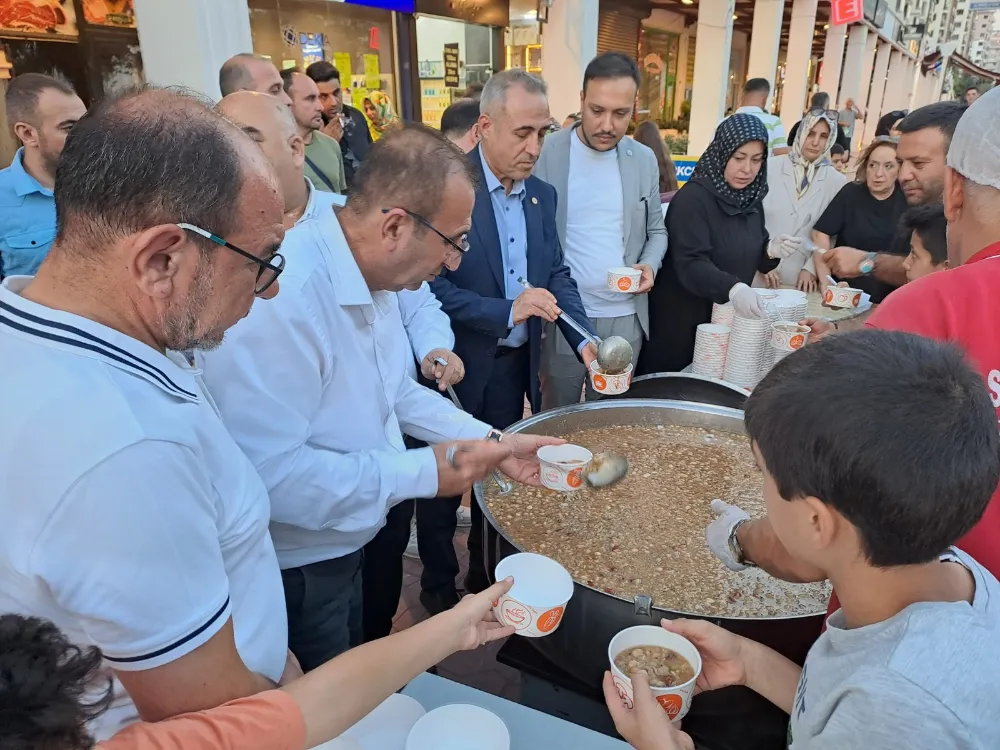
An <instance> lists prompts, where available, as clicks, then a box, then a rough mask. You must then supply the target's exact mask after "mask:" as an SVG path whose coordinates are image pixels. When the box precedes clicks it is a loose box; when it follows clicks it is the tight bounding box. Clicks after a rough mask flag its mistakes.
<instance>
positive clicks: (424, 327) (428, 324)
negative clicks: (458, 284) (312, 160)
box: [296, 177, 455, 380]
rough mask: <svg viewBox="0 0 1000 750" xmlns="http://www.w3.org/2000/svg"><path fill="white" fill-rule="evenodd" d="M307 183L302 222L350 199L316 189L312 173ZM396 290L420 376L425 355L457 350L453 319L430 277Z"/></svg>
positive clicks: (412, 370)
mask: <svg viewBox="0 0 1000 750" xmlns="http://www.w3.org/2000/svg"><path fill="white" fill-rule="evenodd" d="M306 183H308V185H309V201H308V203H307V204H306V210H305V211H303V213H302V218H301V219H299V221H298V222H296V223H298V224H300V223H302V222H303V221H307V220H308V219H318V218H322V217H324V216H326V215H327V214H328V213H331V212H332V211H333V207H334V206H343V205H344V204H345V203H347V196H346V195H340V194H339V193H326V192H323V191H322V190H316V188H314V187H313V184H312V183H311V182H309V178H308V177H307V178H306ZM396 294H397V296H398V297H399V312H400V313H401V314H402V316H403V326H404V327H405V328H406V335H407V337H408V338H409V339H410V345H411V346H412V347H413V357H412V358H411V359H410V361H409V370H408V372H409V373H410V377H412V378H413V379H414V380H416V379H417V362H422V361H423V359H424V357H426V356H427V355H428V354H430V353H431V352H432V351H434V350H435V349H447V350H448V351H453V350H454V349H455V334H454V332H453V331H452V330H451V320H450V319H449V318H448V316H447V314H446V313H445V312H444V310H442V309H441V303H440V302H439V301H438V298H437V297H435V296H434V292H432V291H431V287H430V284H428V283H427V282H426V281H425V282H424V283H422V284H421V285H420V288H419V289H417V290H415V291H410V290H409V289H404V290H403V291H401V292H397V293H396Z"/></svg>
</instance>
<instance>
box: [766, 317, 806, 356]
mask: <svg viewBox="0 0 1000 750" xmlns="http://www.w3.org/2000/svg"><path fill="white" fill-rule="evenodd" d="M808 340H809V328H808V327H807V326H803V325H799V324H798V323H795V322H794V321H791V320H781V321H778V322H777V323H774V324H772V325H771V346H773V347H774V348H775V349H777V350H778V351H781V352H797V351H798V350H799V349H801V348H802V347H803V346H805V345H806V342H807V341H808Z"/></svg>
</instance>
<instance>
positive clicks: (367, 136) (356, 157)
mask: <svg viewBox="0 0 1000 750" xmlns="http://www.w3.org/2000/svg"><path fill="white" fill-rule="evenodd" d="M344 115H345V116H346V117H347V123H346V124H345V125H344V136H343V137H342V138H341V139H340V151H341V153H343V155H344V179H345V180H346V181H347V186H348V187H350V186H351V184H352V183H353V182H354V175H355V173H356V172H357V171H358V167H360V166H361V162H363V161H364V160H365V157H366V156H368V150H369V149H370V148H371V147H372V134H371V132H369V130H368V121H367V120H366V119H365V116H364V113H362V111H361V110H360V109H355V108H354V107H352V106H351V105H349V104H345V105H344Z"/></svg>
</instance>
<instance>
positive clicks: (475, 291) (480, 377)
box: [418, 69, 600, 612]
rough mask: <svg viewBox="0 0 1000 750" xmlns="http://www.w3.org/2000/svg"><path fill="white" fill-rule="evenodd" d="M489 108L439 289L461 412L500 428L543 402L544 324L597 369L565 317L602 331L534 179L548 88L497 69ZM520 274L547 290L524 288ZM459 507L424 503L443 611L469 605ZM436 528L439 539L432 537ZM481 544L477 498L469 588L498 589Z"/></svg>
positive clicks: (425, 543)
mask: <svg viewBox="0 0 1000 750" xmlns="http://www.w3.org/2000/svg"><path fill="white" fill-rule="evenodd" d="M480 107H481V110H482V115H481V116H480V121H479V127H480V131H481V133H482V143H481V144H480V146H479V148H477V149H476V150H474V151H473V152H472V153H471V154H470V155H469V158H470V159H471V160H472V165H473V169H474V170H475V172H476V173H477V174H478V176H479V184H478V187H477V190H476V205H475V208H474V209H473V213H472V231H471V233H470V235H469V244H470V246H471V249H470V251H469V252H468V253H467V254H466V256H465V257H464V258H463V259H462V264H461V266H459V268H458V270H457V271H454V272H452V271H446V272H445V273H444V274H442V275H441V276H439V277H438V278H437V280H435V281H434V282H433V283H432V285H431V288H432V289H433V290H434V293H435V294H436V295H437V297H438V299H439V300H440V301H441V307H442V309H443V310H444V311H445V312H446V313H447V314H448V316H449V317H450V318H451V325H452V329H453V330H454V332H455V353H456V354H458V356H459V357H461V358H462V361H463V362H464V363H465V378H464V379H463V380H462V381H461V382H460V383H458V384H457V385H456V386H455V390H456V392H457V393H458V396H459V398H460V399H461V401H462V405H463V406H464V407H465V409H466V410H468V411H470V412H471V413H472V414H474V415H475V416H477V417H478V418H480V419H484V420H486V421H488V422H489V423H490V424H493V425H497V426H498V427H499V426H508V425H511V424H513V423H514V422H517V421H518V420H520V419H521V417H522V416H523V414H524V399H525V396H527V397H528V400H529V402H530V403H531V407H532V410H533V411H537V410H538V409H539V407H540V405H541V392H540V386H539V378H538V371H539V365H540V361H541V344H542V321H543V320H547V321H550V322H553V321H556V322H558V324H559V329H560V330H561V331H562V334H563V335H564V336H565V337H566V340H567V341H568V342H569V343H570V345H571V346H572V347H573V348H574V349H575V350H576V351H577V352H579V354H580V357H581V359H582V360H583V362H584V364H585V365H587V366H588V367H589V366H590V363H591V361H593V360H594V359H595V358H596V356H597V351H596V349H595V348H594V346H593V344H591V343H589V342H588V341H587V340H586V339H585V338H583V337H582V336H581V335H580V334H579V333H577V332H576V331H574V330H573V329H572V328H571V327H570V326H568V325H566V324H565V323H563V322H562V321H561V320H559V321H557V316H558V314H559V311H560V310H565V312H566V313H567V314H568V315H570V316H571V317H573V318H574V319H576V320H577V321H579V322H580V323H581V324H582V325H584V326H586V327H587V328H588V330H590V331H593V327H592V326H591V323H590V321H589V320H588V319H587V314H586V311H585V310H584V307H583V303H582V302H581V301H580V293H579V291H578V290H577V288H576V282H575V281H573V279H572V278H571V277H570V273H569V268H568V267H567V266H566V264H565V262H564V260H563V253H562V248H561V246H560V244H559V235H558V232H557V229H556V191H555V188H553V187H552V186H551V185H549V184H548V183H545V182H542V181H541V180H539V179H538V178H537V177H532V176H531V171H532V169H533V168H534V166H535V162H536V161H537V159H538V155H539V154H540V153H541V147H542V139H543V138H544V136H545V134H546V133H547V132H548V130H549V127H550V125H551V122H552V117H551V115H550V113H549V104H548V98H547V96H546V86H545V82H544V81H542V80H541V79H540V78H538V77H536V76H533V75H531V74H530V73H527V72H525V71H523V70H519V69H514V70H508V71H504V72H502V73H498V74H496V75H494V76H493V77H492V78H490V80H489V82H488V83H487V84H486V87H485V88H484V90H483V95H482V100H481V102H480ZM595 189H600V187H599V186H595ZM521 277H524V278H527V280H528V281H529V282H530V283H531V285H532V286H534V287H537V288H536V289H530V290H524V289H523V288H522V286H521V284H520V283H519V279H520V278H521ZM459 502H460V498H452V499H451V501H450V502H449V501H447V500H444V499H439V500H437V501H434V502H431V503H426V502H425V503H423V507H422V508H420V507H418V514H421V510H422V511H423V513H422V514H421V521H420V524H421V536H420V539H419V545H420V557H421V559H422V560H423V562H424V573H423V576H422V577H421V588H422V592H421V601H422V602H423V603H424V605H425V606H427V608H428V609H429V610H430V611H432V612H436V611H440V610H442V609H446V608H448V607H449V606H452V605H453V604H454V603H456V602H457V601H458V594H457V591H456V588H455V576H456V575H458V561H457V559H456V557H455V551H454V546H453V544H452V537H453V535H454V532H455V510H456V509H457V506H458V503H459ZM418 505H420V504H418ZM425 518H426V523H425ZM425 527H426V528H428V531H429V532H430V533H428V534H424V528H425ZM431 529H433V531H431ZM482 539H483V519H482V514H481V513H480V511H479V508H478V506H477V505H476V503H475V502H473V503H472V530H471V532H470V534H469V557H470V560H469V576H468V577H467V578H466V582H465V585H466V588H467V589H468V590H470V591H480V590H482V589H484V588H486V586H487V585H488V581H487V578H486V571H485V565H484V561H483V553H482V549H483V548H482Z"/></svg>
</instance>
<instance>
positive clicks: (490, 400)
mask: <svg viewBox="0 0 1000 750" xmlns="http://www.w3.org/2000/svg"><path fill="white" fill-rule="evenodd" d="M530 377H531V373H530V360H529V351H528V344H525V345H524V346H521V347H518V348H517V349H508V348H506V347H501V348H499V349H498V350H497V355H496V361H495V362H494V363H493V373H492V374H491V375H490V379H489V382H488V383H487V384H486V390H485V393H484V395H483V402H482V404H481V405H480V407H479V409H477V410H476V411H474V412H473V414H472V415H473V416H474V417H475V418H476V419H479V420H481V421H483V422H486V423H487V424H489V425H492V426H493V427H496V428H498V429H505V428H507V427H510V426H511V425H512V424H514V423H515V422H519V421H521V419H522V418H523V417H524V397H525V394H527V393H528V389H529V387H530V383H531V381H530ZM486 481H492V480H489V479H487V480H486ZM461 503H462V498H461V497H451V498H435V499H434V500H422V501H420V502H419V503H417V530H418V531H417V544H418V546H419V549H420V560H421V561H422V562H423V564H424V572H423V573H422V574H421V576H420V587H421V588H422V589H424V591H441V590H444V591H448V590H454V588H455V578H456V577H457V576H458V556H457V555H456V553H455V542H454V537H455V525H456V522H457V519H456V518H455V512H456V511H457V510H458V506H459V505H461ZM470 505H471V510H472V528H471V529H470V530H469V575H470V576H472V577H473V578H479V579H480V580H482V579H483V578H484V577H486V564H485V562H484V549H483V527H484V522H483V513H482V511H481V510H480V509H479V504H478V503H477V502H476V501H475V498H473V500H472V502H471V503H470Z"/></svg>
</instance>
